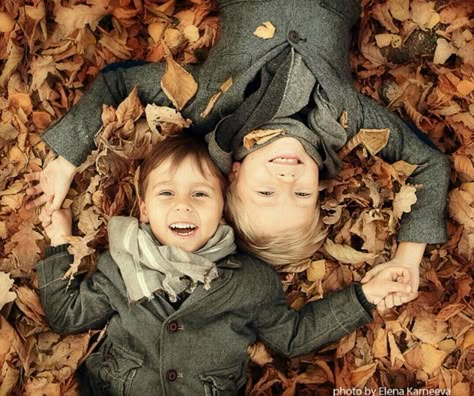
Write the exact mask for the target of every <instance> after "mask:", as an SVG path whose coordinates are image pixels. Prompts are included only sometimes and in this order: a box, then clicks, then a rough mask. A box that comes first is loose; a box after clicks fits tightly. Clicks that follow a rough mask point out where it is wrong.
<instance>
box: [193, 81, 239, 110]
mask: <svg viewBox="0 0 474 396" xmlns="http://www.w3.org/2000/svg"><path fill="white" fill-rule="evenodd" d="M232 84H233V80H232V77H229V78H228V79H227V80H225V81H224V82H223V83H222V85H221V86H220V87H219V91H218V92H216V93H215V94H214V95H212V97H211V99H209V103H208V104H207V106H206V108H205V109H204V111H203V112H202V113H201V114H200V115H201V117H202V118H206V117H207V116H208V115H209V113H210V112H211V110H212V109H213V108H214V106H215V104H216V103H217V101H218V100H219V98H220V97H221V96H222V95H223V94H225V93H226V92H227V90H228V89H229V88H230V87H231V86H232Z"/></svg>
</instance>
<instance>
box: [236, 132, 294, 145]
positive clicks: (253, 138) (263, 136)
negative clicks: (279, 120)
mask: <svg viewBox="0 0 474 396" xmlns="http://www.w3.org/2000/svg"><path fill="white" fill-rule="evenodd" d="M285 133H286V131H285V130H284V129H256V130H254V131H252V132H249V133H247V134H246V135H245V136H244V147H245V148H246V149H251V148H252V147H253V146H255V145H256V144H263V143H265V142H268V141H269V140H271V139H273V138H274V137H275V136H278V135H284V134H285Z"/></svg>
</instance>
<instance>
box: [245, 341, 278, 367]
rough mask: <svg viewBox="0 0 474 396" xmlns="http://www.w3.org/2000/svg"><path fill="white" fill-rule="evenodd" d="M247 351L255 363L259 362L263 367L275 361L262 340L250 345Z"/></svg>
mask: <svg viewBox="0 0 474 396" xmlns="http://www.w3.org/2000/svg"><path fill="white" fill-rule="evenodd" d="M247 352H248V354H249V357H250V360H251V361H252V362H254V363H255V364H258V365H259V366H260V367H263V366H265V365H266V364H269V363H273V358H272V356H271V355H270V354H269V353H268V351H267V348H266V347H265V345H264V344H263V343H262V342H260V341H257V342H256V343H254V344H252V345H249V347H248V348H247Z"/></svg>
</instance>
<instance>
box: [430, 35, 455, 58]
mask: <svg viewBox="0 0 474 396" xmlns="http://www.w3.org/2000/svg"><path fill="white" fill-rule="evenodd" d="M455 53H456V47H455V46H454V45H452V44H451V43H449V42H448V41H447V40H446V39H444V38H439V39H438V40H436V49H435V53H434V55H433V63H434V64H438V65H441V64H443V63H444V62H446V60H447V59H448V58H449V57H450V56H451V55H452V54H455Z"/></svg>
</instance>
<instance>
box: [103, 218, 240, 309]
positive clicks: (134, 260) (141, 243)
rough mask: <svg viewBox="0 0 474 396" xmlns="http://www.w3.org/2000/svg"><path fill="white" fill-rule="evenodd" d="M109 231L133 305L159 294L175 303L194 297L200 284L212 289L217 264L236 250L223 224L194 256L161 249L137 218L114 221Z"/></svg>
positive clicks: (112, 251) (230, 232)
mask: <svg viewBox="0 0 474 396" xmlns="http://www.w3.org/2000/svg"><path fill="white" fill-rule="evenodd" d="M108 231H109V247H110V254H111V255H112V258H113V259H114V260H115V262H116V263H117V265H118V267H119V269H120V272H121V274H122V278H123V281H124V283H125V287H126V289H127V293H128V298H129V301H130V302H136V301H140V300H141V299H143V298H148V299H151V298H153V294H154V293H155V292H157V291H162V292H164V293H166V294H167V296H168V298H169V300H170V301H171V302H175V301H177V297H178V294H180V293H182V292H184V291H186V292H188V293H192V291H193V290H194V289H195V288H196V286H197V285H198V283H202V284H203V285H204V288H205V289H209V287H210V283H211V281H212V280H213V279H215V278H217V276H218V272H217V268H216V264H215V263H216V262H217V261H218V260H220V259H222V258H224V257H226V256H228V255H229V254H232V253H233V252H234V251H235V249H236V247H235V244H234V232H233V230H232V228H231V227H229V226H227V225H222V224H221V225H219V227H218V228H217V231H216V233H215V234H214V235H213V237H212V238H211V239H210V240H209V241H208V242H207V243H206V244H205V245H204V246H203V247H202V248H201V249H199V250H197V251H196V252H193V253H189V252H186V251H184V250H182V249H180V248H178V247H175V246H163V245H161V244H160V243H159V242H158V240H157V239H156V238H155V237H154V235H153V233H152V231H151V228H150V226H149V225H148V224H139V223H138V220H137V219H136V218H135V217H124V216H115V217H112V218H111V219H110V221H109V227H108Z"/></svg>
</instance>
